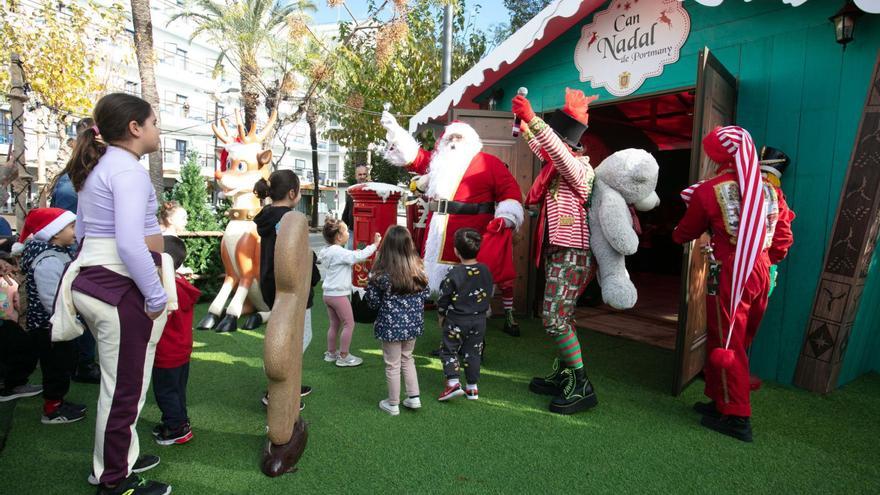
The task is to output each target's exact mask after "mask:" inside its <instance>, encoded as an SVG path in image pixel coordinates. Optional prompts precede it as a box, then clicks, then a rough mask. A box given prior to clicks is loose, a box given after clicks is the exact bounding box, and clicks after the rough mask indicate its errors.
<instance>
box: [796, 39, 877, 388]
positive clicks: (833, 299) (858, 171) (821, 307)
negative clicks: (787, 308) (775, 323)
mask: <svg viewBox="0 0 880 495" xmlns="http://www.w3.org/2000/svg"><path fill="white" fill-rule="evenodd" d="M868 88H869V89H868V99H867V101H866V102H865V108H864V110H863V111H862V119H861V121H860V122H859V130H858V132H857V133H856V140H855V143H854V145H853V152H852V157H851V158H850V162H849V167H848V168H847V173H846V179H845V180H844V186H843V189H842V190H841V193H840V205H839V207H838V208H837V217H836V219H835V221H834V230H833V231H832V235H831V240H830V241H829V243H828V248H827V250H826V253H825V264H824V268H823V271H822V276H821V278H820V281H819V286H818V289H817V290H816V297H815V299H814V302H813V310H812V312H811V313H810V320H809V323H808V325H807V331H806V336H805V338H804V346H803V348H802V349H801V354H800V359H799V360H798V364H797V369H796V370H795V376H794V384H795V385H796V386H798V387H802V388H805V389H807V390H811V391H813V392H819V393H828V392H831V391H832V390H834V389H835V388H837V381H838V376H839V375H840V370H841V367H842V365H843V358H844V356H845V355H846V347H847V343H848V342H849V336H850V332H851V331H852V326H853V321H854V320H855V318H856V314H857V313H858V309H859V300H860V299H861V296H862V290H863V289H864V286H865V279H866V278H867V275H868V265H869V264H870V262H871V257H872V255H873V254H874V247H875V246H876V244H877V234H878V230H880V194H877V191H878V190H880V139H878V131H877V129H880V53H878V58H877V62H876V64H875V66H874V73H873V76H872V77H871V83H870V84H869V86H868Z"/></svg>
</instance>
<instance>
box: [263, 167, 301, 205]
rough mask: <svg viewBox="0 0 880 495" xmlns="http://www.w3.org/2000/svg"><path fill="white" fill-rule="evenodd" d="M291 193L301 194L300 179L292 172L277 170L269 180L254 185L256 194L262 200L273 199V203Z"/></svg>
mask: <svg viewBox="0 0 880 495" xmlns="http://www.w3.org/2000/svg"><path fill="white" fill-rule="evenodd" d="M290 191H293V193H294V194H299V177H297V175H296V174H295V173H294V172H293V171H292V170H276V171H274V172H272V175H270V176H269V180H266V179H260V180H259V181H258V182H257V183H256V184H254V194H256V195H257V197H258V198H260V199H266V198H272V201H280V200H282V199H284V198H285V197H287V193H289V192H290Z"/></svg>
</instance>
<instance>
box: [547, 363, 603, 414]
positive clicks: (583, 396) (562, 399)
mask: <svg viewBox="0 0 880 495" xmlns="http://www.w3.org/2000/svg"><path fill="white" fill-rule="evenodd" d="M562 373H563V375H565V386H564V387H563V390H562V393H561V394H560V395H558V396H556V397H554V398H553V400H552V401H550V411H551V412H555V413H558V414H574V413H576V412H581V411H586V410H587V409H590V408H592V407H595V406H596V404H598V403H599V401H598V400H597V399H596V392H595V391H593V384H592V383H590V379H589V378H587V372H586V370H584V368H578V369H572V368H566V369H565V370H564V371H563V372H562Z"/></svg>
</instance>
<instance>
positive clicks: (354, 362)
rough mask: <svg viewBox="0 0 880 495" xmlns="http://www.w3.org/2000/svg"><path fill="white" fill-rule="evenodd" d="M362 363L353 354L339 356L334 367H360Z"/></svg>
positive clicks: (361, 360)
mask: <svg viewBox="0 0 880 495" xmlns="http://www.w3.org/2000/svg"><path fill="white" fill-rule="evenodd" d="M363 362H364V360H363V359H361V358H359V357H357V356H355V355H354V354H349V355H348V356H345V357H342V356H339V357H338V358H336V366H339V367H340V368H347V367H351V366H360V365H361V363H363Z"/></svg>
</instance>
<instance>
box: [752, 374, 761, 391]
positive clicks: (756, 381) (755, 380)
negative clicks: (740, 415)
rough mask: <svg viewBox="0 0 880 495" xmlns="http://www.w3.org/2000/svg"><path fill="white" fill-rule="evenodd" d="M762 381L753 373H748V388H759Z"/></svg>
mask: <svg viewBox="0 0 880 495" xmlns="http://www.w3.org/2000/svg"><path fill="white" fill-rule="evenodd" d="M761 385H762V382H761V379H760V378H758V377H757V376H755V375H749V390H750V391H752V392H754V391H755V390H758V389H760V388H761Z"/></svg>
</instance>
